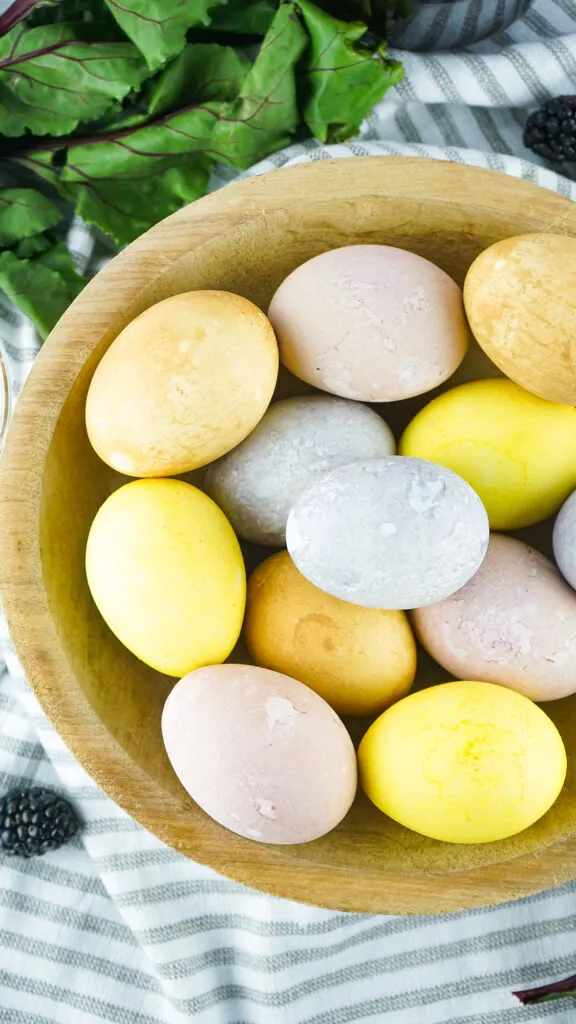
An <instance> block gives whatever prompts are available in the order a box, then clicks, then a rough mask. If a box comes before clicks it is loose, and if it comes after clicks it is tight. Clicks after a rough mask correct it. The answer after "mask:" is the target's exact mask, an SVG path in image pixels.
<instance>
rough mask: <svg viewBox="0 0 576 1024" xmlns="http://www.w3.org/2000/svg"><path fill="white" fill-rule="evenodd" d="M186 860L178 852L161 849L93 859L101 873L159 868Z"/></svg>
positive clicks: (110, 854)
mask: <svg viewBox="0 0 576 1024" xmlns="http://www.w3.org/2000/svg"><path fill="white" fill-rule="evenodd" d="M183 859H184V858H183V857H182V854H180V853H177V852H176V850H170V849H169V848H168V847H160V848H159V849H154V850H130V851H129V852H128V853H109V854H105V855H104V856H103V857H93V858H92V860H93V863H94V864H95V865H96V867H97V868H99V870H101V871H113V872H115V871H130V870H132V869H133V868H149V867H159V866H160V865H162V864H180V863H181V861H182V860H183Z"/></svg>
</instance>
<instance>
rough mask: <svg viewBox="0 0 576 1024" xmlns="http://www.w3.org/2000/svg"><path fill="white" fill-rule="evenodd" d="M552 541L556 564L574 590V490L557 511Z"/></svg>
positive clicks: (575, 505) (575, 582)
mask: <svg viewBox="0 0 576 1024" xmlns="http://www.w3.org/2000/svg"><path fill="white" fill-rule="evenodd" d="M552 542H553V545H554V558H555V559H556V565H557V566H558V568H559V569H560V572H561V573H562V575H563V577H564V579H566V580H568V583H569V584H570V586H571V587H573V588H574V589H575V590H576V491H574V492H573V494H571V495H570V497H569V498H567V500H566V501H565V502H564V504H563V505H562V508H561V509H560V511H559V513H558V516H557V518H556V522H555V523H554V532H553V534H552Z"/></svg>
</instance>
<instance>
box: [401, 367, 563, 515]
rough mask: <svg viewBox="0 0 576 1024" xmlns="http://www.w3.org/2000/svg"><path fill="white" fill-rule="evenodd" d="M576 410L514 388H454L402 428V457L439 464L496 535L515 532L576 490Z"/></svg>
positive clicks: (495, 384)
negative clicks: (466, 488)
mask: <svg viewBox="0 0 576 1024" xmlns="http://www.w3.org/2000/svg"><path fill="white" fill-rule="evenodd" d="M575 446H576V409H573V408H572V407H571V406H568V405H557V404H555V403H554V402H547V401H545V400H544V399H543V398H537V397H536V396H535V395H532V394H530V392H528V391H525V390H524V389H523V388H520V387H519V386H518V385H517V384H513V383H512V381H509V380H504V379H496V380H477V381H472V382H471V383H469V384H463V385H461V387H458V388H453V389H452V390H450V391H447V392H445V394H443V395H440V396H439V397H438V398H435V399H434V400H433V401H432V402H430V403H429V404H428V405H426V406H425V407H424V409H422V410H421V411H420V412H419V413H418V414H417V416H415V417H414V419H413V420H412V422H411V423H410V424H409V425H408V427H407V428H406V430H405V432H404V434H403V436H402V439H401V441H400V454H401V455H409V456H414V457H416V458H419V459H428V460H429V461H430V462H439V463H440V465H442V466H446V467H447V468H448V469H451V470H453V471H454V472H455V473H458V475H459V476H461V477H463V478H464V480H466V481H467V482H468V483H469V484H470V485H471V487H473V488H474V490H475V491H476V492H477V494H478V495H479V496H480V498H481V499H482V501H483V503H484V505H485V508H486V511H487V512H488V517H489V519H490V526H491V527H492V529H494V530H515V529H518V528H519V527H521V526H529V525H530V524H532V523H538V522H540V521H541V520H543V519H547V518H548V516H551V515H553V514H554V513H555V512H557V511H558V509H559V508H560V506H561V505H562V503H563V502H564V501H565V499H566V498H567V497H568V495H569V494H570V493H571V492H572V491H573V490H574V488H575V487H576V458H575V457H574V452H575V451H576V447H575Z"/></svg>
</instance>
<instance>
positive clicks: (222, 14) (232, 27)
mask: <svg viewBox="0 0 576 1024" xmlns="http://www.w3.org/2000/svg"><path fill="white" fill-rule="evenodd" d="M277 10H278V0H228V3H227V4H226V6H225V7H221V8H218V9H217V10H215V11H214V13H213V15H212V21H211V23H210V29H211V31H213V32H234V33H237V34H238V35H245V36H265V35H266V33H267V31H268V29H269V28H270V25H271V24H272V21H273V19H274V15H275V14H276V11H277Z"/></svg>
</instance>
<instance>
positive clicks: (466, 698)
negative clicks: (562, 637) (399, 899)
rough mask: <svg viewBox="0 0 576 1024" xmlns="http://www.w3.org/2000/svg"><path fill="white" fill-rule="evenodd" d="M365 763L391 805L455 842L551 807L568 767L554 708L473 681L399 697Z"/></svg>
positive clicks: (379, 800) (370, 736) (367, 744)
mask: <svg viewBox="0 0 576 1024" xmlns="http://www.w3.org/2000/svg"><path fill="white" fill-rule="evenodd" d="M358 763H359V768H360V780H361V785H362V788H363V789H364V791H365V793H366V795H367V796H368V797H369V798H370V800H372V802H373V803H375V804H376V806H377V807H379V808H380V810H381V811H383V812H384V814H387V815H388V816H389V817H391V818H393V819H394V820H395V821H398V822H399V823H400V824H401V825H405V826H406V828H410V829H413V831H415V832H420V833H421V834H422V835H425V836H430V837H431V838H432V839H439V840H441V841H443V842H447V843H491V842H495V841H497V840H498V839H505V838H506V837H507V836H512V835H516V834H517V833H518V832H521V831H523V830H524V829H525V828H528V827H529V826H530V825H532V824H533V823H534V822H535V821H537V820H538V818H541V817H542V815H543V814H545V813H546V811H547V810H548V809H549V808H550V807H551V806H552V804H553V803H554V801H555V800H556V798H557V796H558V794H559V792H560V790H561V789H562V786H563V783H564V779H565V776H566V751H565V749H564V744H563V742H562V738H561V736H560V734H559V732H558V730H557V729H556V726H555V725H554V723H553V722H552V721H551V720H550V719H549V718H548V716H547V715H546V714H545V713H544V712H543V711H542V710H541V709H540V708H539V707H537V706H536V704H533V703H532V701H530V700H527V699H526V698H525V697H522V696H521V694H519V693H512V692H511V691H510V690H506V689H505V688H504V687H502V686H493V685H492V684H490V683H487V682H484V681H481V682H476V681H470V680H464V681H461V682H453V683H441V684H440V685H439V686H432V687H430V688H429V689H427V690H420V691H419V692H418V693H413V694H411V695H410V696H409V697H405V698H404V700H401V701H399V702H398V703H397V704H394V705H393V706H392V707H391V708H389V709H388V710H387V711H385V712H384V714H382V715H381V716H380V718H378V719H377V720H376V722H374V724H373V725H372V726H371V727H370V729H369V730H368V732H367V733H366V735H365V736H364V738H363V740H362V742H361V744H360V747H359V750H358Z"/></svg>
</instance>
